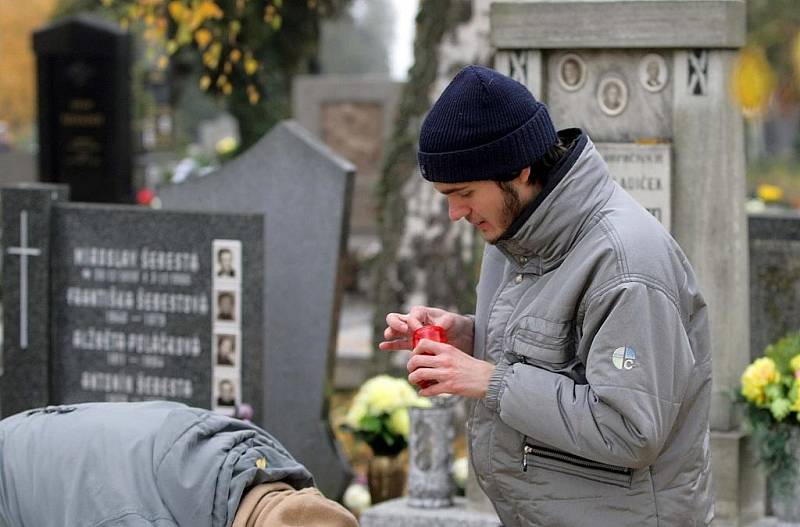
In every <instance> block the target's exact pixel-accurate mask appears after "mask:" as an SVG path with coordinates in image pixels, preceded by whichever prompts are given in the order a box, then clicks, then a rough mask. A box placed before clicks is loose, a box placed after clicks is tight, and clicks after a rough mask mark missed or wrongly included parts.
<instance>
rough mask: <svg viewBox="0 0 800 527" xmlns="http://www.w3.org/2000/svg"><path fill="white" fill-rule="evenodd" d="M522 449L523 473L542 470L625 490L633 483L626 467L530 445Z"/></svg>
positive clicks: (631, 470)
mask: <svg viewBox="0 0 800 527" xmlns="http://www.w3.org/2000/svg"><path fill="white" fill-rule="evenodd" d="M522 449H523V451H522V470H523V471H525V472H527V471H529V470H536V469H537V468H543V469H546V470H554V471H556V472H561V473H562V474H569V475H571V476H577V477H579V478H583V479H588V480H591V481H596V482H599V483H606V484H609V485H615V486H617V487H623V488H626V489H629V488H631V483H632V482H633V469H631V468H628V467H620V466H616V465H607V464H605V463H599V462H597V461H592V460H591V459H586V458H583V457H580V456H576V455H574V454H570V453H568V452H563V451H561V450H556V449H553V448H547V447H543V446H540V445H533V444H530V443H525V444H524V445H523V447H522Z"/></svg>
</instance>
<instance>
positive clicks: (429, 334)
mask: <svg viewBox="0 0 800 527" xmlns="http://www.w3.org/2000/svg"><path fill="white" fill-rule="evenodd" d="M422 339H428V340H432V341H434V342H444V343H447V335H446V334H445V332H444V328H443V327H441V326H422V327H421V328H419V329H418V330H416V331H415V332H414V334H413V335H412V336H411V344H412V349H415V348H416V347H417V344H419V341H420V340H422ZM434 384H436V381H420V382H419V384H418V386H419V387H420V388H421V389H423V390H424V389H425V388H427V387H428V386H433V385H434Z"/></svg>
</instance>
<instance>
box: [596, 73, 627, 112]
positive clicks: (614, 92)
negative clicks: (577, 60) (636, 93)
mask: <svg viewBox="0 0 800 527" xmlns="http://www.w3.org/2000/svg"><path fill="white" fill-rule="evenodd" d="M597 103H598V104H599V105H600V110H601V111H602V112H603V113H604V114H606V115H608V116H610V117H614V116H617V115H619V114H621V113H622V112H624V111H625V107H627V106H628V85H627V84H625V80H624V79H623V78H622V77H620V76H619V75H614V74H609V75H606V76H604V77H603V78H602V79H601V80H600V84H598V86H597Z"/></svg>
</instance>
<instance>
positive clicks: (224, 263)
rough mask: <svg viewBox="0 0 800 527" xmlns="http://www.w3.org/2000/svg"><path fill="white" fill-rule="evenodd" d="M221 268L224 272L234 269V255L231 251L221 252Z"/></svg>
mask: <svg viewBox="0 0 800 527" xmlns="http://www.w3.org/2000/svg"><path fill="white" fill-rule="evenodd" d="M219 266H220V269H221V270H222V271H230V270H231V269H233V254H231V252H230V251H220V253H219Z"/></svg>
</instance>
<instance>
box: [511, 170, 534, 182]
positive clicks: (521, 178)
mask: <svg viewBox="0 0 800 527" xmlns="http://www.w3.org/2000/svg"><path fill="white" fill-rule="evenodd" d="M530 175H531V167H525V168H523V169H522V170H520V172H519V174H518V175H517V177H515V178H514V179H513V180H512V181H516V182H518V183H522V184H523V185H527V184H528V179H529V178H530Z"/></svg>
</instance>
